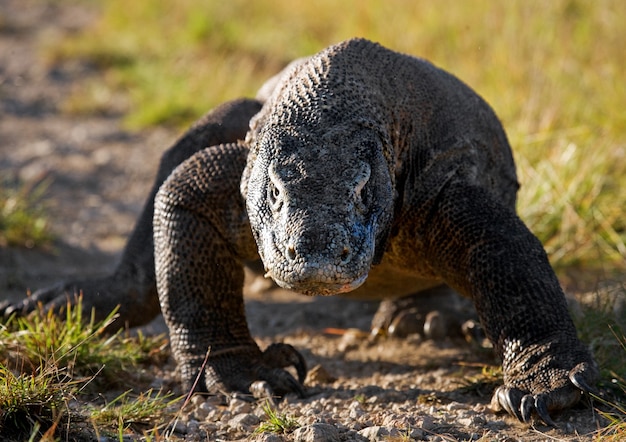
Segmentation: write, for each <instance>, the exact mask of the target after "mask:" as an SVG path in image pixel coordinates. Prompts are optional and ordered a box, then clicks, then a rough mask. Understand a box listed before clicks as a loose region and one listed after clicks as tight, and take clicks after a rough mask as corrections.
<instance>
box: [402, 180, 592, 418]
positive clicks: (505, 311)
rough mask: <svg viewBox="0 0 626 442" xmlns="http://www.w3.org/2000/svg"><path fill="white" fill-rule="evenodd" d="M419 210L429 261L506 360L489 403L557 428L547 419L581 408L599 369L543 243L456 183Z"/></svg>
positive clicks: (483, 195)
mask: <svg viewBox="0 0 626 442" xmlns="http://www.w3.org/2000/svg"><path fill="white" fill-rule="evenodd" d="M419 210H420V211H421V212H420V213H422V216H421V217H420V218H419V219H421V222H420V224H419V226H418V228H417V232H418V234H417V235H416V238H417V240H418V241H419V243H420V244H419V246H420V247H422V248H423V250H425V255H426V256H425V259H426V260H427V262H428V263H429V264H430V265H431V266H432V268H433V269H434V270H435V271H436V272H438V273H439V274H440V275H441V276H442V277H443V278H444V279H445V281H446V282H447V283H448V284H449V285H450V286H452V287H454V288H455V289H457V290H458V291H459V292H461V293H463V294H465V295H467V296H469V297H471V299H472V300H473V301H474V304H475V306H476V310H477V311H478V315H479V317H480V320H481V322H482V324H483V327H484V329H485V333H486V334H487V336H488V338H489V339H490V340H491V341H492V342H493V344H494V347H495V350H496V352H497V353H498V355H499V356H500V358H501V359H502V365H503V371H504V385H503V386H501V387H499V388H498V389H497V390H496V392H495V394H494V397H493V401H492V404H493V405H494V406H495V408H497V409H498V408H499V409H504V410H506V411H507V412H509V413H510V414H512V415H514V416H516V417H517V418H518V419H520V420H523V421H528V420H529V419H530V417H531V415H532V414H533V413H537V414H538V415H539V416H540V418H541V419H542V420H543V421H544V422H546V423H547V424H551V425H554V422H553V421H552V419H551V417H550V412H551V411H554V410H559V409H563V408H567V407H569V406H571V405H573V404H575V403H576V402H578V401H579V399H580V398H581V395H582V392H583V391H587V392H588V391H589V390H590V389H591V386H593V384H594V382H595V381H596V379H597V376H598V369H597V367H596V364H595V362H594V361H593V358H592V356H591V354H590V353H589V351H588V350H587V348H586V347H585V345H584V344H583V343H582V342H580V341H579V339H578V337H577V335H576V329H575V328H574V324H573V322H572V320H571V318H570V315H569V313H568V310H567V303H566V300H565V296H564V294H563V291H562V290H561V288H560V285H559V282H558V280H557V278H556V276H555V274H554V272H553V270H552V268H551V267H550V264H549V261H548V259H547V256H546V253H545V251H544V250H543V247H542V246H541V243H540V242H539V240H538V239H537V238H536V237H535V236H534V235H533V234H532V233H531V232H530V231H529V230H528V228H527V227H526V226H525V225H524V224H523V222H522V221H521V220H520V219H519V218H518V217H517V215H516V214H515V213H514V211H513V210H511V209H509V208H507V207H505V206H504V205H502V204H501V203H500V202H499V201H497V200H496V199H495V198H494V196H493V195H492V194H490V193H489V192H487V191H486V190H485V189H483V188H481V187H478V186H475V185H473V184H471V183H467V182H465V181H463V180H456V178H455V177H453V178H451V179H449V181H448V182H447V183H445V184H444V185H442V186H441V187H440V190H439V192H438V194H437V195H436V196H434V197H432V198H429V199H428V200H427V201H423V202H422V204H420V205H419ZM410 212H411V211H410V210H409V213H410Z"/></svg>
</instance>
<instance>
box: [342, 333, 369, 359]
mask: <svg viewBox="0 0 626 442" xmlns="http://www.w3.org/2000/svg"><path fill="white" fill-rule="evenodd" d="M368 337H369V334H368V333H365V332H364V331H362V330H359V329H357V328H349V329H347V330H346V332H345V333H344V334H343V336H342V337H341V340H340V341H339V343H338V344H337V350H339V351H340V352H342V353H343V352H346V351H348V350H353V349H355V348H358V347H359V345H360V344H361V342H363V341H364V340H365V339H367V338H368Z"/></svg>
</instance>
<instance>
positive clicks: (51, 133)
mask: <svg viewBox="0 0 626 442" xmlns="http://www.w3.org/2000/svg"><path fill="white" fill-rule="evenodd" d="M94 19H95V12H94V11H93V10H91V9H89V7H88V3H85V2H79V3H76V4H73V2H49V1H37V0H3V1H2V2H1V3H0V59H1V60H3V62H2V63H0V114H1V115H2V116H1V117H0V151H1V152H2V155H1V156H0V171H1V172H0V174H1V175H2V176H3V178H4V179H7V178H9V179H21V180H23V181H27V182H28V181H33V180H39V179H41V178H43V177H46V179H48V180H49V182H50V184H49V187H48V190H47V192H46V196H47V205H48V211H49V214H50V219H51V222H52V230H53V232H54V233H55V234H56V235H58V237H59V241H57V242H56V244H55V246H54V249H53V250H52V251H40V250H27V249H1V250H0V287H1V290H2V298H3V299H0V301H2V300H4V299H19V298H21V297H22V296H24V294H25V293H26V291H27V290H34V289H36V288H39V287H42V286H46V285H48V284H51V283H53V282H55V281H58V280H59V279H63V278H66V277H69V276H77V275H80V276H88V275H97V274H102V273H106V272H108V271H110V270H111V269H112V268H113V266H114V265H115V262H116V259H117V258H118V256H119V254H120V251H121V248H122V247H123V244H124V241H125V238H126V237H127V235H128V234H129V232H130V231H131V229H132V227H133V223H134V220H135V218H136V216H137V215H138V214H139V212H140V210H141V206H142V203H143V199H144V198H145V195H146V194H147V192H148V190H149V188H150V185H151V182H152V179H153V177H154V175H155V172H156V169H157V166H158V158H159V156H160V154H161V152H163V151H164V150H165V149H166V148H167V147H168V146H169V145H170V144H171V143H172V141H173V140H174V139H175V137H176V135H177V134H175V133H174V132H172V131H170V130H167V129H151V130H146V131H142V132H140V133H131V132H128V131H126V130H124V129H123V127H122V125H121V121H120V117H121V115H120V114H116V113H115V112H112V113H110V114H108V115H98V116H93V115H89V116H75V115H68V114H66V113H63V112H61V110H60V106H61V103H62V102H63V99H64V97H67V96H68V95H69V94H70V93H71V92H72V91H73V88H74V87H76V86H75V85H76V83H78V82H80V81H82V80H83V79H85V78H86V77H94V76H97V75H98V73H97V72H96V71H94V70H93V69H91V68H90V67H89V66H88V65H84V64H81V63H78V62H64V63H60V64H55V65H48V64H46V63H45V62H44V61H43V60H42V58H41V56H40V54H39V49H38V48H39V47H40V44H41V42H42V41H44V40H45V41H46V42H48V43H49V42H50V41H53V39H55V38H58V37H59V36H62V35H63V34H66V33H71V32H74V31H75V30H76V29H79V28H81V27H84V26H88V25H89V24H90V23H91V22H92V21H93V20H94ZM112 108H119V106H117V107H116V106H115V105H114V104H112ZM247 292H248V296H247V304H246V308H247V312H248V317H249V322H250V328H251V330H252V333H253V335H254V336H255V337H256V338H257V339H258V341H259V344H260V345H261V346H262V347H264V346H266V345H268V344H269V343H270V342H272V341H282V342H287V343H290V344H292V345H294V346H295V347H296V348H298V349H299V350H301V351H302V353H303V355H304V357H305V358H306V360H307V363H308V364H309V367H310V368H313V367H315V369H314V370H312V374H310V375H309V378H308V380H307V385H308V386H309V387H310V388H311V391H312V392H313V393H314V394H313V395H312V396H311V397H310V398H308V399H305V400H302V399H297V398H291V397H288V398H287V399H286V400H285V401H283V402H282V403H281V404H280V406H279V407H280V411H281V412H283V413H285V414H287V415H289V416H291V417H293V418H294V419H296V420H297V421H298V424H299V425H300V426H301V428H300V429H298V430H295V431H294V432H292V433H289V434H285V435H276V434H270V433H264V434H260V435H256V436H253V435H252V432H253V431H254V429H255V428H257V427H258V425H259V422H260V421H261V420H263V419H265V417H264V413H263V410H262V405H263V403H257V404H251V403H247V402H244V401H237V400H235V401H233V402H232V403H231V404H230V405H229V406H224V405H221V404H219V403H216V402H214V401H212V400H211V399H205V398H202V397H199V396H198V397H194V399H193V401H192V403H191V405H189V406H188V407H187V408H186V410H185V412H184V413H183V415H182V419H181V420H180V421H179V422H178V424H177V425H176V427H175V432H173V433H172V435H171V437H172V438H180V439H185V440H203V438H208V439H209V440H217V439H220V440H234V439H245V438H252V437H255V438H256V439H257V440H265V441H270V440H271V441H277V440H311V441H312V440H345V441H347V440H431V441H443V440H478V439H481V440H500V441H512V440H546V439H552V440H555V439H556V440H590V439H591V437H592V436H591V435H592V434H593V432H594V431H595V430H597V428H598V426H599V423H598V416H597V415H596V414H595V413H594V411H593V409H591V408H590V407H589V406H584V405H583V406H581V407H578V408H575V409H572V410H568V411H566V412H563V413H562V414H560V415H559V416H556V421H557V423H558V424H559V426H560V428H559V429H549V428H547V427H545V426H542V425H540V424H536V425H535V426H528V425H524V424H521V423H519V422H517V421H516V420H515V419H512V418H510V417H508V416H505V415H496V414H493V413H492V412H491V411H490V410H489V407H488V404H489V400H490V393H491V391H490V389H491V388H492V387H493V386H489V385H487V386H481V384H471V383H469V384H468V380H469V379H471V378H472V377H473V376H477V375H478V374H479V373H480V370H481V369H480V365H481V364H482V363H488V364H495V363H496V362H495V361H494V358H493V356H492V354H491V353H490V352H489V351H485V350H483V349H479V348H477V347H472V346H470V345H468V344H465V343H463V342H459V341H452V340H445V341H443V342H438V343H436V342H433V341H428V340H423V339H419V338H413V339H406V340H392V339H388V340H376V341H370V340H368V339H367V337H366V336H367V330H368V329H369V323H370V320H371V318H372V315H373V313H374V311H375V309H376V304H374V303H366V302H357V301H349V300H346V299H341V298H320V299H311V298H306V297H302V296H299V295H295V294H291V293H288V292H285V291H281V290H270V291H267V290H260V291H259V290H255V289H254V287H252V288H249V290H248V291H247ZM329 327H335V328H343V329H350V330H348V331H347V332H346V333H345V334H344V335H343V336H339V335H336V334H329V333H326V331H327V328H329ZM168 367H170V368H171V364H170V365H168ZM164 376H165V377H169V378H171V377H172V376H173V374H172V373H171V372H170V373H169V374H166V375H164ZM155 382H158V380H155ZM472 385H473V386H472ZM138 437H139V436H138ZM394 437H396V438H397V439H393V438H394ZM385 438H386V439H385ZM102 440H106V438H104V439H102Z"/></svg>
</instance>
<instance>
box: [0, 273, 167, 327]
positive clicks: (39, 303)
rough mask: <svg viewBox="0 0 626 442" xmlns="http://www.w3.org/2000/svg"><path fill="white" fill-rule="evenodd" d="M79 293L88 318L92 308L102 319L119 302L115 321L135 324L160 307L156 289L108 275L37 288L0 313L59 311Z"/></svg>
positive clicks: (70, 303) (17, 313)
mask: <svg viewBox="0 0 626 442" xmlns="http://www.w3.org/2000/svg"><path fill="white" fill-rule="evenodd" d="M133 284H134V285H137V284H135V283H133ZM79 296H82V302H81V305H82V310H83V317H84V318H89V317H90V315H91V312H92V310H94V311H95V319H96V320H102V319H104V318H105V317H106V316H107V315H108V314H109V313H111V312H112V311H113V309H115V308H116V307H118V306H119V307H120V308H119V310H118V316H119V317H118V320H117V321H116V323H117V324H127V325H129V326H135V325H141V324H144V323H148V322H150V321H151V320H152V319H153V318H154V317H155V316H156V315H157V314H158V313H159V311H160V308H159V304H158V298H157V295H156V289H151V288H150V287H145V288H139V287H132V286H131V285H130V284H129V283H128V282H127V281H125V280H121V279H116V278H115V277H113V276H109V277H104V278H99V279H91V280H79V281H67V282H61V283H59V284H56V285H53V286H51V287H47V288H44V289H40V290H37V291H36V292H35V293H33V294H32V295H31V296H28V297H26V298H24V299H23V300H21V301H19V302H16V303H6V304H4V305H3V306H2V308H1V310H0V315H2V316H4V317H8V316H10V315H12V314H15V315H18V316H25V315H27V314H29V313H31V312H33V311H35V310H36V309H38V308H40V307H41V308H43V310H44V311H46V312H47V311H54V312H57V313H60V312H63V311H64V309H65V308H66V307H67V305H68V304H69V305H76V304H77V303H78V299H79Z"/></svg>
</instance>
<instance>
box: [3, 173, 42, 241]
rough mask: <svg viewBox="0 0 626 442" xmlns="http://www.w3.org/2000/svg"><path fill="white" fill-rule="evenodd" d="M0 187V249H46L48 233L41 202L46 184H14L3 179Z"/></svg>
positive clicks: (36, 181) (40, 181) (32, 182)
mask: <svg viewBox="0 0 626 442" xmlns="http://www.w3.org/2000/svg"><path fill="white" fill-rule="evenodd" d="M2 184H3V185H2V187H0V247H26V248H33V247H40V248H41V247H46V246H49V245H50V243H51V241H52V239H53V235H52V233H51V232H50V229H49V224H48V217H47V215H46V210H45V204H44V202H43V200H44V196H45V192H46V189H47V186H48V184H49V183H48V181H46V180H45V179H38V180H33V181H31V182H28V183H21V184H18V185H15V184H12V183H9V182H8V180H7V179H4V180H3V183H2Z"/></svg>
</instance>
